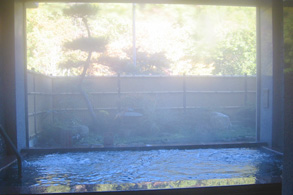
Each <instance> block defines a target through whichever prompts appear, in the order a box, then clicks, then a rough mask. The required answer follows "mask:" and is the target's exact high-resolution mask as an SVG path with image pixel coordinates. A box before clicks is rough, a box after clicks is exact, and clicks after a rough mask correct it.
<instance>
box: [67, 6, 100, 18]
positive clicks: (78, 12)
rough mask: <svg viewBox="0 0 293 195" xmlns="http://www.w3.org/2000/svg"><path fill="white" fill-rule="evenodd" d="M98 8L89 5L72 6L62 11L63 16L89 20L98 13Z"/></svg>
mask: <svg viewBox="0 0 293 195" xmlns="http://www.w3.org/2000/svg"><path fill="white" fill-rule="evenodd" d="M98 10H99V9H98V7H96V6H93V5H91V4H83V3H82V4H74V5H73V6H70V7H69V8H65V9H64V10H63V14H64V15H65V16H69V17H74V18H89V17H90V16H95V15H97V13H98Z"/></svg>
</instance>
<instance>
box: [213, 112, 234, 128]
mask: <svg viewBox="0 0 293 195" xmlns="http://www.w3.org/2000/svg"><path fill="white" fill-rule="evenodd" d="M210 125H211V127H212V128H213V129H228V128H230V127H231V121H230V117H229V116H227V115H225V114H223V113H220V112H212V113H211V114H210Z"/></svg>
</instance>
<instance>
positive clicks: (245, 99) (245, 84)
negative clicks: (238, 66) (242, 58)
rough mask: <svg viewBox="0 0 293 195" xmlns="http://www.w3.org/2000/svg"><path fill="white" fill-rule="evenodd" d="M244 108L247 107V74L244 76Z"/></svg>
mask: <svg viewBox="0 0 293 195" xmlns="http://www.w3.org/2000/svg"><path fill="white" fill-rule="evenodd" d="M244 106H247V73H245V75H244Z"/></svg>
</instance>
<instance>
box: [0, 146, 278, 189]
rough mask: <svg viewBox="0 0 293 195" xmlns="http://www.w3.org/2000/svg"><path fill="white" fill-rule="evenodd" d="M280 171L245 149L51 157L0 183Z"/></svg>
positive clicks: (272, 160) (266, 156)
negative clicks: (18, 178)
mask: <svg viewBox="0 0 293 195" xmlns="http://www.w3.org/2000/svg"><path fill="white" fill-rule="evenodd" d="M281 165H282V162H281V157H280V156H278V155H276V154H273V153H269V152H265V151H263V150H259V149H247V148H232V149H196V150H151V151H107V152H105V151H102V152H86V153H65V154H48V155H41V156H29V157H27V159H25V161H24V173H23V175H24V176H23V178H22V179H21V180H17V179H16V178H17V177H16V176H17V174H16V172H17V171H16V166H14V167H12V168H10V169H9V170H7V171H6V172H5V174H4V175H1V178H0V181H1V180H2V181H1V182H0V183H1V184H2V185H6V186H13V185H22V186H51V185H70V186H74V185H82V184H123V183H143V182H166V181H182V180H184V181H185V180H210V179H225V178H257V177H273V176H280V175H281ZM17 182H18V183H17ZM1 184H0V185H1Z"/></svg>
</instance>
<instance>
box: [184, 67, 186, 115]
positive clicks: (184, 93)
mask: <svg viewBox="0 0 293 195" xmlns="http://www.w3.org/2000/svg"><path fill="white" fill-rule="evenodd" d="M183 110H184V113H185V112H186V75H185V73H184V74H183Z"/></svg>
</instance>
